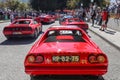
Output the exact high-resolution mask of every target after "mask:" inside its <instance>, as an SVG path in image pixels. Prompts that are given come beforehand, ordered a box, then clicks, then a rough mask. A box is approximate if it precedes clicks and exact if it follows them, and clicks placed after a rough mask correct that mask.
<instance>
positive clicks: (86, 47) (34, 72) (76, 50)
mask: <svg viewBox="0 0 120 80" xmlns="http://www.w3.org/2000/svg"><path fill="white" fill-rule="evenodd" d="M24 67H25V72H26V73H27V74H29V75H31V76H38V75H93V76H100V75H103V74H105V73H106V72H107V68H108V59H107V56H106V54H105V53H104V52H103V51H102V50H101V49H100V48H99V47H98V46H97V45H96V44H95V43H94V42H93V41H92V40H91V39H90V38H89V37H88V35H87V34H86V33H85V32H84V31H83V30H82V29H80V28H78V27H77V26H70V25H69V26H52V27H50V28H49V29H48V30H47V31H46V32H45V33H44V34H43V35H42V37H41V38H40V39H39V40H38V42H36V44H34V45H33V47H32V48H31V50H30V51H29V52H28V54H27V55H26V58H25V61H24Z"/></svg>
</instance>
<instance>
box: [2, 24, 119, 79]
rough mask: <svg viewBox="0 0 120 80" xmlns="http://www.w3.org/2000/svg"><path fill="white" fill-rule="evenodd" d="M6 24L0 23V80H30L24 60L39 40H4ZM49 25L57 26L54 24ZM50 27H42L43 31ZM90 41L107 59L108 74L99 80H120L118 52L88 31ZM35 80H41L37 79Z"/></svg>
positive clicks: (69, 77) (81, 77)
mask: <svg viewBox="0 0 120 80" xmlns="http://www.w3.org/2000/svg"><path fill="white" fill-rule="evenodd" d="M8 24H9V22H7V23H0V80H31V77H30V76H29V75H27V74H26V73H25V72H24V58H25V56H26V54H27V53H28V51H29V50H30V48H31V47H32V45H33V44H34V43H35V42H36V41H37V40H38V39H39V38H40V36H41V34H40V36H39V37H38V39H36V40H34V39H31V38H22V39H14V40H6V38H5V37H4V35H3V33H2V30H3V28H4V26H6V25H8ZM51 25H58V23H57V22H56V23H54V24H51ZM49 26H50V25H43V31H45V30H46V29H47V28H48V27H49ZM88 34H89V36H90V37H91V39H92V40H93V41H94V42H95V43H96V44H98V45H99V47H100V48H101V49H102V50H103V51H104V52H105V53H106V54H107V56H108V59H109V68H108V73H107V74H105V75H103V76H102V77H101V79H99V80H120V76H119V75H120V60H119V58H120V51H119V50H117V49H116V48H114V47H113V46H112V45H110V44H108V43H107V42H105V41H104V40H102V39H101V38H100V37H98V36H97V35H95V34H94V33H92V32H90V31H88ZM43 79H47V80H68V79H69V80H91V79H90V77H86V76H85V77H84V76H57V77H45V78H43ZM36 80H41V77H38V78H37V79H36Z"/></svg>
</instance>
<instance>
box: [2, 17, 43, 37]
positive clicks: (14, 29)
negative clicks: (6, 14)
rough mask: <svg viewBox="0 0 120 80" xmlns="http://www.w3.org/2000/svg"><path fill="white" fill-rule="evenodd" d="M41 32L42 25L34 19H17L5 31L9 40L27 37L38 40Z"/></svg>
mask: <svg viewBox="0 0 120 80" xmlns="http://www.w3.org/2000/svg"><path fill="white" fill-rule="evenodd" d="M40 32H42V24H41V23H38V22H37V21H35V20H33V19H17V20H15V21H13V22H12V23H11V24H10V25H8V26H5V27H4V29H3V34H4V35H5V37H6V38H7V39H9V38H11V37H27V36H30V37H34V38H37V37H38V35H39V33H40Z"/></svg>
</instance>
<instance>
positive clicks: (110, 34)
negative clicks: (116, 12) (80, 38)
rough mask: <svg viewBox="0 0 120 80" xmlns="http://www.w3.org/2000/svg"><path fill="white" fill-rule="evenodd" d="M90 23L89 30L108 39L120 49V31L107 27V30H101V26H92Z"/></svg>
mask: <svg viewBox="0 0 120 80" xmlns="http://www.w3.org/2000/svg"><path fill="white" fill-rule="evenodd" d="M88 24H89V30H90V31H92V32H94V33H95V34H97V35H98V36H100V37H101V38H103V39H104V40H106V41H107V42H108V43H110V44H112V45H113V46H115V47H116V48H118V49H119V50H120V32H119V31H116V30H113V29H110V28H107V30H105V31H101V30H99V28H100V26H98V25H94V26H91V25H92V24H91V23H88Z"/></svg>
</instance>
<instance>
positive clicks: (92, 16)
mask: <svg viewBox="0 0 120 80" xmlns="http://www.w3.org/2000/svg"><path fill="white" fill-rule="evenodd" d="M95 17H96V12H95V10H93V12H92V15H91V19H92V26H94V21H95Z"/></svg>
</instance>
